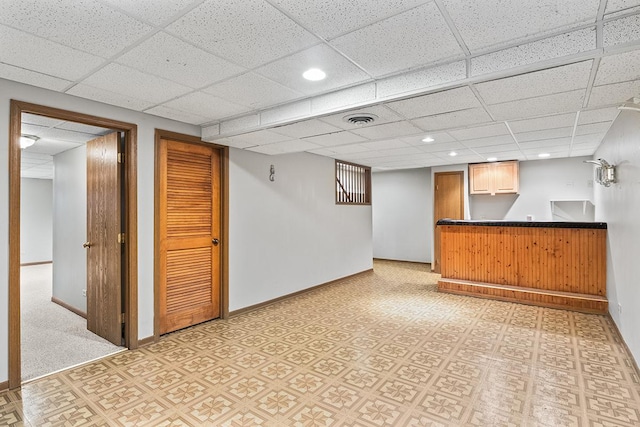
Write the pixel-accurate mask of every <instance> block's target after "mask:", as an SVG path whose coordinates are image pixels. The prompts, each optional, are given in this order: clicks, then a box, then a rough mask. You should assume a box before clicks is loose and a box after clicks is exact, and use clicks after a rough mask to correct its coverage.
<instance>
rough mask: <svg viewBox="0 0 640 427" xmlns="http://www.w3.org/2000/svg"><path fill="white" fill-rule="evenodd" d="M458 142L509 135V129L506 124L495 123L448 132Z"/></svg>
mask: <svg viewBox="0 0 640 427" xmlns="http://www.w3.org/2000/svg"><path fill="white" fill-rule="evenodd" d="M448 133H449V135H451V136H453V137H454V138H455V139H457V140H458V141H464V140H466V139H477V138H485V137H489V136H498V135H508V134H509V129H507V126H506V125H505V124H504V123H495V124H491V125H486V126H475V127H471V128H466V129H455V130H450V131H448Z"/></svg>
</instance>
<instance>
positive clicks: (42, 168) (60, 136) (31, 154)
mask: <svg viewBox="0 0 640 427" xmlns="http://www.w3.org/2000/svg"><path fill="white" fill-rule="evenodd" d="M21 127H22V133H23V134H26V135H32V136H37V137H38V138H39V139H38V140H37V141H36V143H35V144H33V145H32V146H30V147H27V148H25V149H24V150H22V151H21V157H22V163H21V167H20V176H21V177H23V178H37V179H53V173H54V171H53V156H55V155H56V154H60V153H62V152H64V151H67V150H71V149H73V148H77V147H79V146H81V145H84V144H85V143H86V142H87V141H90V140H92V139H94V138H96V137H98V136H100V135H105V134H107V133H109V132H111V130H110V129H105V128H101V127H96V126H89V125H85V124H82V123H75V122H66V121H64V120H56V119H52V118H49V117H43V116H37V115H34V114H27V113H24V114H22V125H21Z"/></svg>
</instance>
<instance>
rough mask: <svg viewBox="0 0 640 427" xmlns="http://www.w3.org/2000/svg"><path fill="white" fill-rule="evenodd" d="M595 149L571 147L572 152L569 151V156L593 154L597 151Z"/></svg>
mask: <svg viewBox="0 0 640 427" xmlns="http://www.w3.org/2000/svg"><path fill="white" fill-rule="evenodd" d="M596 148H597V147H596ZM595 151H596V150H595V149H594V148H579V149H576V148H574V147H571V152H570V153H569V157H583V156H592V155H593V154H594V153H595Z"/></svg>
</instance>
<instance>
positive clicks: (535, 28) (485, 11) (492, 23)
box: [442, 0, 600, 52]
mask: <svg viewBox="0 0 640 427" xmlns="http://www.w3.org/2000/svg"><path fill="white" fill-rule="evenodd" d="M442 3H443V4H444V6H445V8H446V9H447V11H448V12H449V14H450V15H451V18H452V19H453V23H454V24H455V26H456V27H457V28H458V31H460V34H461V36H462V39H463V40H464V42H465V44H466V45H467V46H468V47H469V49H470V50H471V52H476V51H478V50H480V49H483V48H487V47H489V46H496V45H501V44H505V43H512V42H513V41H514V40H518V39H523V38H524V37H531V36H534V35H538V34H542V33H545V32H549V31H552V30H557V29H558V28H569V27H571V26H573V25H575V24H577V23H583V22H589V21H594V20H595V17H596V15H597V13H598V6H599V4H600V1H599V0H563V1H561V2H558V1H557V0H538V1H535V2H523V1H522V0H484V1H482V2H465V1H459V0H443V1H442Z"/></svg>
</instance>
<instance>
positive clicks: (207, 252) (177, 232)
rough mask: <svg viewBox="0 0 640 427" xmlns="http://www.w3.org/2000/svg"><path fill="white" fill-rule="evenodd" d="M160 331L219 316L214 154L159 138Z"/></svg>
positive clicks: (217, 169) (217, 189)
mask: <svg viewBox="0 0 640 427" xmlns="http://www.w3.org/2000/svg"><path fill="white" fill-rule="evenodd" d="M158 167H159V168H160V170H159V171H160V177H161V178H160V189H159V192H160V195H159V202H160V205H159V210H160V212H159V218H158V219H159V221H160V227H159V229H160V236H159V237H160V280H161V284H160V333H161V334H164V333H167V332H171V331H175V330H177V329H181V328H186V327H188V326H191V325H195V324H196V323H200V322H204V321H206V320H211V319H214V318H216V317H219V316H220V244H219V232H220V156H219V152H218V150H217V149H215V148H213V147H208V146H205V145H198V144H189V143H184V142H178V141H169V140H164V139H163V140H161V141H160V156H159V165H158Z"/></svg>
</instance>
